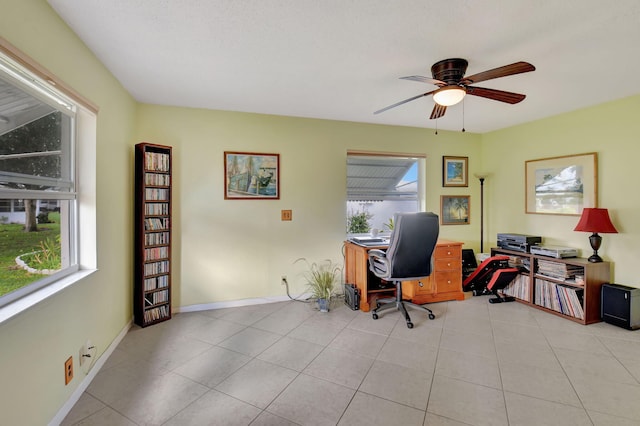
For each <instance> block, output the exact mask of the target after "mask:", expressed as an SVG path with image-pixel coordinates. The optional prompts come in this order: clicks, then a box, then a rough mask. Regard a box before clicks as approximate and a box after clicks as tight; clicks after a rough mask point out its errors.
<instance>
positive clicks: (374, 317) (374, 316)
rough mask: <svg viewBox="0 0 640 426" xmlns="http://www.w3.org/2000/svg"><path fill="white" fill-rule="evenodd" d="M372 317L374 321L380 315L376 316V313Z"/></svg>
mask: <svg viewBox="0 0 640 426" xmlns="http://www.w3.org/2000/svg"><path fill="white" fill-rule="evenodd" d="M371 316H372V317H373V319H374V320H376V319H378V314H376V313H375V312H374V313H373V314H372V315H371Z"/></svg>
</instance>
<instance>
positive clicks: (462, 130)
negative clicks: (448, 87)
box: [462, 99, 465, 133]
mask: <svg viewBox="0 0 640 426" xmlns="http://www.w3.org/2000/svg"><path fill="white" fill-rule="evenodd" d="M464 132H465V130H464V99H463V100H462V133H464Z"/></svg>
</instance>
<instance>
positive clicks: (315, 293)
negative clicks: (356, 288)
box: [296, 258, 340, 312]
mask: <svg viewBox="0 0 640 426" xmlns="http://www.w3.org/2000/svg"><path fill="white" fill-rule="evenodd" d="M299 260H301V261H304V262H305V263H306V264H307V266H308V268H309V269H308V270H307V271H306V272H305V278H306V280H307V287H308V288H309V291H310V292H311V297H312V298H314V299H316V301H317V303H318V308H319V309H320V312H329V304H330V302H331V296H332V295H333V292H334V291H335V287H336V284H337V283H338V280H339V279H340V267H338V266H336V265H334V264H333V262H332V261H331V260H329V259H326V260H324V261H323V262H321V263H316V262H313V263H309V262H308V261H307V260H306V259H302V258H301V259H298V260H296V262H297V261H299Z"/></svg>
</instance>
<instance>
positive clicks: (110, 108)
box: [0, 0, 640, 425]
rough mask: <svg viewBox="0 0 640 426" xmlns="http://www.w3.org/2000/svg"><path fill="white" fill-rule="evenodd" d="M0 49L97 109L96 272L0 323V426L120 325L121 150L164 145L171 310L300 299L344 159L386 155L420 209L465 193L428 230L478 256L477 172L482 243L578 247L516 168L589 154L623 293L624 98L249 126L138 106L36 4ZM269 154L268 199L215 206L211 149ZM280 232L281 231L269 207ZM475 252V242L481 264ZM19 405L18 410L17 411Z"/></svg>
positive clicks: (628, 111) (326, 233) (327, 242)
mask: <svg viewBox="0 0 640 426" xmlns="http://www.w3.org/2000/svg"><path fill="white" fill-rule="evenodd" d="M0 28H2V36H3V37H4V38H6V39H7V40H8V41H9V42H10V43H12V44H14V45H15V46H16V47H18V48H19V49H21V50H22V51H23V52H25V53H26V54H28V55H29V56H31V57H32V58H33V59H34V60H36V61H38V62H39V63H40V64H42V65H43V66H45V67H46V68H48V69H50V70H51V71H52V72H53V73H55V74H56V75H57V76H58V77H60V78H61V79H62V80H64V81H65V82H67V83H68V84H69V85H70V86H72V87H73V88H74V89H76V90H77V91H78V92H80V93H81V94H82V95H84V96H85V97H87V98H89V99H90V100H91V101H93V102H94V103H95V104H97V105H98V106H99V107H100V113H99V115H98V141H97V156H98V162H97V170H96V172H97V194H98V195H97V219H98V235H97V238H98V266H99V271H98V272H97V273H96V274H94V275H92V276H91V277H89V278H88V279H85V280H83V281H82V282H80V283H78V284H76V285H75V286H73V287H71V288H68V289H67V290H65V291H63V292H61V293H59V294H57V295H56V296H54V297H51V298H50V299H48V300H46V301H45V302H43V303H41V304H40V305H38V306H35V307H34V308H32V309H29V310H28V311H26V312H24V313H23V314H21V315H18V316H17V317H15V318H13V319H11V320H9V321H7V322H5V323H2V324H0V342H1V344H0V377H2V385H3V389H5V392H3V394H2V398H0V413H1V415H0V418H1V419H2V421H1V422H2V423H3V424H4V423H6V424H20V425H41V424H46V423H47V422H48V421H49V420H50V419H52V418H53V416H54V415H55V414H56V412H57V411H58V410H59V409H60V408H61V407H62V406H63V404H64V403H65V402H66V401H67V400H68V398H69V397H70V395H71V394H72V392H73V391H74V389H76V387H77V386H78V384H79V383H80V382H81V381H82V378H83V371H82V369H80V368H79V367H78V365H77V360H76V378H75V379H74V380H73V381H72V382H71V384H70V385H68V386H65V385H64V380H63V364H64V360H65V359H66V358H67V357H68V356H70V355H74V357H76V358H77V353H78V350H79V348H80V346H82V345H83V344H84V343H85V341H86V340H87V339H91V340H92V341H93V342H94V343H95V344H96V345H97V348H98V353H99V354H102V353H103V352H104V350H105V349H106V348H107V347H108V345H109V344H111V343H112V342H113V340H114V339H115V338H116V336H117V335H118V333H120V332H121V331H122V330H123V329H124V328H125V327H126V326H127V324H128V322H129V321H130V320H131V317H132V306H131V305H132V238H133V236H132V230H133V223H132V212H133V188H132V183H133V145H134V144H135V143H136V142H139V141H150V142H154V143H160V144H168V145H172V146H173V147H174V155H175V157H174V160H175V166H176V168H175V175H174V176H175V178H174V185H175V186H174V188H175V195H174V196H175V201H176V203H175V210H174V213H175V222H174V226H175V231H176V233H175V235H176V236H177V238H176V239H175V240H174V243H175V244H174V252H173V254H174V260H175V268H174V275H173V278H174V284H175V290H176V293H175V296H176V297H175V299H174V301H175V303H174V305H175V306H176V307H186V306H189V305H194V304H206V303H212V302H221V301H229V300H237V299H243V298H255V297H269V296H282V295H284V288H283V287H282V286H281V285H280V275H281V274H287V275H289V277H290V279H289V281H290V282H291V283H292V286H293V290H294V291H297V292H301V291H303V290H304V286H303V284H302V283H301V279H300V277H299V276H298V275H297V273H298V270H297V269H296V267H295V266H294V265H293V262H294V261H295V259H297V258H298V257H307V258H309V259H312V260H318V259H320V260H321V259H324V258H333V259H334V260H340V258H341V241H342V239H343V237H344V233H343V230H344V215H345V203H344V201H345V167H346V165H345V163H346V152H347V150H349V149H353V150H372V151H387V152H388V151H394V152H409V153H423V154H426V155H427V182H428V185H427V200H426V201H427V210H432V211H436V212H438V211H439V200H440V196H441V195H471V209H472V213H471V224H470V225H462V226H460V225H459V226H443V227H442V229H441V235H442V236H443V237H445V238H449V239H454V240H460V241H464V242H465V243H466V245H465V247H470V248H474V249H475V250H476V251H477V250H478V248H479V233H480V224H479V183H478V181H477V179H474V178H473V174H474V173H475V172H478V171H490V172H492V173H493V175H492V176H491V177H489V178H488V179H487V184H486V185H485V188H486V194H485V195H486V203H485V204H486V222H487V230H486V236H487V240H489V241H492V242H493V243H495V235H496V233H497V232H521V233H532V234H540V235H542V236H544V237H545V238H547V240H548V241H550V242H553V243H556V244H565V245H570V246H576V247H580V248H582V249H583V251H584V250H587V251H588V249H589V246H588V242H587V235H585V234H584V233H577V232H573V231H572V229H573V227H574V226H575V223H576V222H577V218H576V217H558V216H541V215H525V214H524V195H523V188H524V171H523V168H524V161H525V160H529V159H536V158H544V157H550V156H556V155H567V154H575V153H582V152H591V151H597V152H598V153H599V155H600V174H599V180H598V185H599V188H600V191H599V193H600V194H599V195H600V205H601V206H602V207H607V208H609V209H611V214H612V218H613V221H614V223H615V225H616V226H617V227H618V230H619V231H620V232H621V233H620V234H617V235H605V236H604V243H603V247H602V250H601V253H602V254H603V256H604V257H605V258H606V259H610V260H613V261H614V265H615V268H614V269H615V276H614V277H615V280H616V281H618V282H621V283H625V284H629V285H636V286H637V284H638V280H637V279H636V278H635V276H634V275H633V274H632V268H633V266H632V265H633V264H634V262H635V261H636V258H637V257H638V256H636V255H637V254H638V249H637V248H636V246H635V245H634V244H633V242H634V240H637V239H638V238H637V237H638V234H639V232H640V231H639V226H640V225H638V224H637V221H636V219H637V217H636V216H637V212H638V209H639V207H640V199H639V198H638V197H637V196H636V193H635V191H634V190H635V184H637V182H638V179H637V178H636V177H635V175H634V174H633V172H634V168H635V166H636V163H637V158H639V157H640V156H639V155H638V153H639V152H638V151H639V150H640V145H638V144H637V143H635V139H637V138H635V139H634V137H635V136H636V135H637V134H639V132H638V130H639V129H638V126H639V124H638V120H637V119H636V120H634V118H635V115H637V112H638V110H639V106H640V97H633V98H630V99H625V100H621V101H617V102H612V103H609V104H605V105H600V106H597V107H594V108H589V109H585V110H582V111H578V112H574V113H569V114H565V115H562V116H558V117H553V118H550V119H546V120H541V121H538V122H535V123H530V124H525V125H521V126H517V127H514V128H510V129H505V130H502V131H498V132H493V133H490V134H486V135H482V136H481V135H476V134H471V133H464V134H463V133H460V132H445V131H440V132H439V135H437V136H436V135H434V132H433V130H426V129H416V128H404V127H392V126H376V125H367V124H356V123H345V122H335V121H323V120H310V119H298V118H286V117H276V116H267V115H257V114H242V113H231V112H220V111H205V110H197V109H186V108H170V107H158V106H151V105H138V104H136V103H135V101H134V100H133V99H132V98H131V97H130V95H129V94H127V93H126V91H124V90H123V88H122V87H121V86H120V84H119V83H118V82H117V81H116V80H115V79H114V78H113V77H112V76H111V75H110V74H109V72H108V71H107V70H106V69H105V68H104V67H103V66H102V65H101V64H100V62H99V61H98V60H97V59H96V58H95V57H94V55H93V54H92V53H91V52H90V51H88V49H86V47H85V46H84V45H83V44H82V43H81V42H80V41H79V40H78V39H77V37H76V36H75V35H74V34H73V33H72V32H71V31H70V30H69V29H68V28H67V27H66V25H65V24H64V23H63V22H62V21H61V20H60V19H59V18H58V17H57V15H56V14H55V13H54V12H53V11H52V10H51V9H50V8H49V6H48V5H47V4H46V3H45V2H44V1H42V0H8V1H5V2H4V4H3V9H2V13H1V14H0ZM225 150H238V151H258V152H272V153H279V154H280V155H281V167H282V169H281V193H282V197H281V199H280V200H269V201H254V200H252V201H238V200H235V201H225V200H224V199H223V172H222V160H223V151H225ZM443 155H458V156H468V157H469V160H470V169H469V174H470V176H471V178H470V186H469V188H442V186H441V167H442V166H441V164H442V156H443ZM281 209H292V210H293V221H292V222H281V221H280V220H279V219H280V210H281ZM490 246H491V243H489V242H486V244H485V251H486V250H487V248H488V247H490ZM25 404H27V405H25Z"/></svg>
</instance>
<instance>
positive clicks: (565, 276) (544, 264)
mask: <svg viewBox="0 0 640 426" xmlns="http://www.w3.org/2000/svg"><path fill="white" fill-rule="evenodd" d="M538 274H540V275H544V276H546V277H549V278H554V279H556V280H561V281H567V280H573V279H575V276H576V275H584V267H582V266H579V265H568V264H566V263H562V262H553V261H550V260H542V259H540V260H538Z"/></svg>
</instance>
